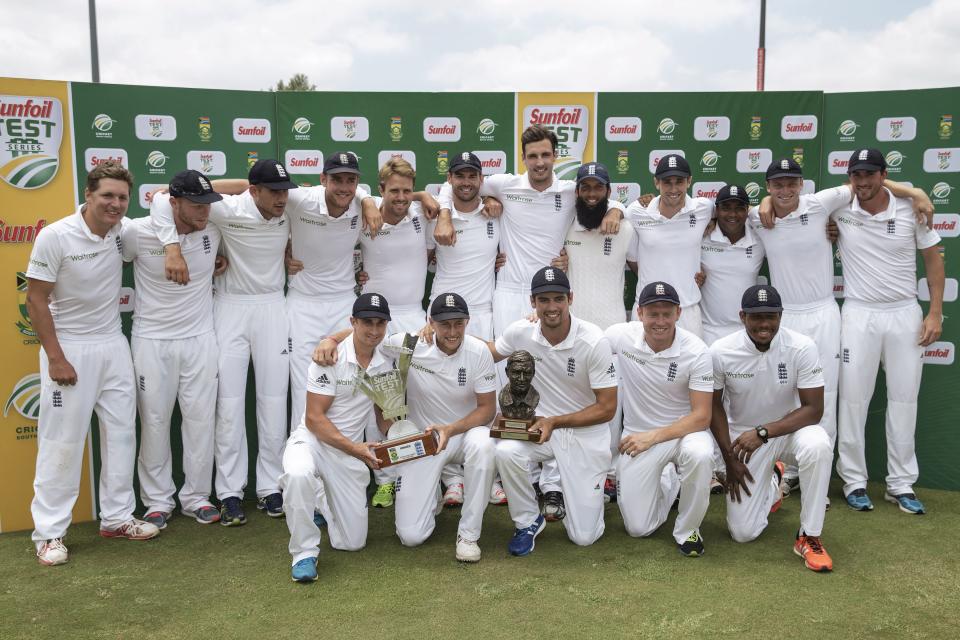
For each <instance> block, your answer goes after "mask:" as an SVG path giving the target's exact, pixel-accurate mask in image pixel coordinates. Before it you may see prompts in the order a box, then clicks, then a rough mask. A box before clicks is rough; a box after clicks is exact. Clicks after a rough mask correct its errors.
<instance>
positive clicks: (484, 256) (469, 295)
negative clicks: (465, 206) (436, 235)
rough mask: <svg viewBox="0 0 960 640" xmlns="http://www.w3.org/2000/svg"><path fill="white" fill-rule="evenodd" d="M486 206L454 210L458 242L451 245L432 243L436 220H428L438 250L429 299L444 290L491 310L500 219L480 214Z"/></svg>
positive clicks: (474, 306) (473, 307)
mask: <svg viewBox="0 0 960 640" xmlns="http://www.w3.org/2000/svg"><path fill="white" fill-rule="evenodd" d="M482 209H483V205H480V206H478V207H477V209H476V210H474V211H471V212H469V213H465V212H462V211H457V210H456V209H451V210H450V214H451V217H452V222H453V229H454V232H455V233H456V234H457V243H456V244H455V245H453V246H452V247H448V246H444V245H436V246H435V247H432V245H433V240H432V239H433V232H434V230H435V229H436V221H435V220H432V221H429V222H427V240H428V244H429V245H431V247H432V248H434V249H435V255H436V260H437V273H436V276H435V277H434V279H433V288H432V290H431V292H430V299H431V300H433V298H435V297H437V296H438V295H440V294H441V293H449V292H453V293H459V294H460V295H461V296H463V299H464V300H466V301H467V305H468V306H469V307H470V309H471V310H486V311H489V310H490V309H491V308H492V304H493V287H494V283H495V281H496V262H497V247H498V246H499V244H500V220H499V219H495V218H487V217H485V216H483V215H481V213H480V211H481V210H482Z"/></svg>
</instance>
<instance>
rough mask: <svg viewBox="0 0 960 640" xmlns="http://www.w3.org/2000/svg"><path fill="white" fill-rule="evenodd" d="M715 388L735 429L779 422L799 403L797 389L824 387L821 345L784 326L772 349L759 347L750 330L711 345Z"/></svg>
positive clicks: (771, 345) (741, 430)
mask: <svg viewBox="0 0 960 640" xmlns="http://www.w3.org/2000/svg"><path fill="white" fill-rule="evenodd" d="M710 354H711V356H712V357H713V388H714V389H723V407H724V409H725V410H726V413H727V422H729V424H730V430H731V431H732V432H734V433H742V432H744V431H747V430H749V429H753V428H754V427H756V426H758V425H761V424H766V423H768V422H773V421H775V420H779V419H780V418H782V417H783V416H785V415H787V414H788V413H790V412H791V411H793V410H794V409H796V408H797V407H799V406H800V395H799V393H798V392H797V389H814V388H816V387H822V386H823V369H822V368H821V367H820V356H819V355H818V354H817V345H816V343H815V342H814V341H813V340H811V339H810V338H808V337H807V336H805V335H803V334H800V333H797V332H796V331H791V330H790V329H786V328H784V327H782V326H781V327H780V330H779V331H778V332H777V335H776V336H774V338H773V340H772V341H771V343H770V348H769V349H768V350H767V351H764V352H761V351H758V350H757V348H756V346H754V344H753V341H752V340H750V337H749V336H748V335H747V332H746V330H745V329H741V330H740V331H737V332H736V333H731V334H730V335H728V336H725V337H723V338H720V339H719V340H717V341H716V342H714V343H713V345H712V346H711V347H710Z"/></svg>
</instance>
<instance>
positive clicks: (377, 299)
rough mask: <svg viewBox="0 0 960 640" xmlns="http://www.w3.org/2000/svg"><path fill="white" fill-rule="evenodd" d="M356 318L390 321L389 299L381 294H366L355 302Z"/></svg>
mask: <svg viewBox="0 0 960 640" xmlns="http://www.w3.org/2000/svg"><path fill="white" fill-rule="evenodd" d="M350 315H352V316H353V317H354V318H381V319H383V320H389V319H390V305H388V304H387V299H386V298H384V297H383V296H382V295H380V294H379V293H365V294H363V295H361V296H360V297H359V298H357V299H356V300H354V301H353V313H351V314H350Z"/></svg>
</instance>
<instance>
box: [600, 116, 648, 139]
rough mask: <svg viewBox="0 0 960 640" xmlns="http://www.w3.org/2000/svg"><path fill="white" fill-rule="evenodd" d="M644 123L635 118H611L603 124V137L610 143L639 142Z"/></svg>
mask: <svg viewBox="0 0 960 640" xmlns="http://www.w3.org/2000/svg"><path fill="white" fill-rule="evenodd" d="M642 133H643V123H642V122H641V121H640V118H637V117H633V116H611V117H609V118H607V119H606V120H605V121H604V123H603V135H604V137H605V138H606V139H607V140H608V141H609V142H637V141H638V140H640V137H641V135H642Z"/></svg>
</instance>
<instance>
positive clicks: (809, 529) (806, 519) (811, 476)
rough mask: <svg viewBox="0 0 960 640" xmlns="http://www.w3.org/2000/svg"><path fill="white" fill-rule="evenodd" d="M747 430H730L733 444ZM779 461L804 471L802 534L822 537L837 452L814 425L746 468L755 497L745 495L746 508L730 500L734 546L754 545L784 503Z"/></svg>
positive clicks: (776, 443)
mask: <svg viewBox="0 0 960 640" xmlns="http://www.w3.org/2000/svg"><path fill="white" fill-rule="evenodd" d="M748 428H749V427H748ZM748 428H741V429H739V430H734V429H733V428H732V427H731V429H730V441H731V442H733V441H734V440H736V439H737V436H739V435H740V434H741V433H743V432H744V431H746V430H747V429H748ZM777 460H783V461H784V463H787V462H792V463H793V464H795V465H797V466H798V467H799V469H800V531H801V533H802V534H804V535H808V536H819V535H820V534H821V533H823V516H824V514H825V513H826V510H827V489H828V488H829V485H830V465H831V464H832V463H833V447H832V446H830V437H829V436H828V435H827V432H826V431H824V430H823V427H821V426H820V425H816V424H815V425H812V426H809V427H802V428H800V429H797V430H796V431H794V432H793V433H791V434H789V435H785V436H781V437H779V438H772V439H771V440H770V441H769V442H768V443H767V444H764V445H761V446H760V448H759V449H757V450H756V451H754V452H753V457H751V458H750V462H749V463H748V464H747V468H748V469H750V475H751V476H753V479H754V482H753V483H752V484H751V485H750V491H751V493H752V494H753V495H751V496H748V495H747V494H746V493H745V492H744V491H743V490H742V489H741V491H740V496H741V498H742V502H739V503H738V502H737V501H735V500H734V499H733V498H731V497H730V496H729V495H728V496H727V528H728V529H729V530H730V537H732V538H733V539H734V540H735V541H737V542H750V541H751V540H755V539H756V538H757V537H758V536H759V535H760V534H761V533H763V530H764V529H766V528H767V518H768V517H769V515H770V507H772V506H773V503H775V502H776V501H777V500H779V499H780V484H779V483H778V482H777V477H776V475H774V472H773V465H774V462H776V461H777ZM747 482H748V483H749V480H748V481H747ZM681 495H682V494H681Z"/></svg>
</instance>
